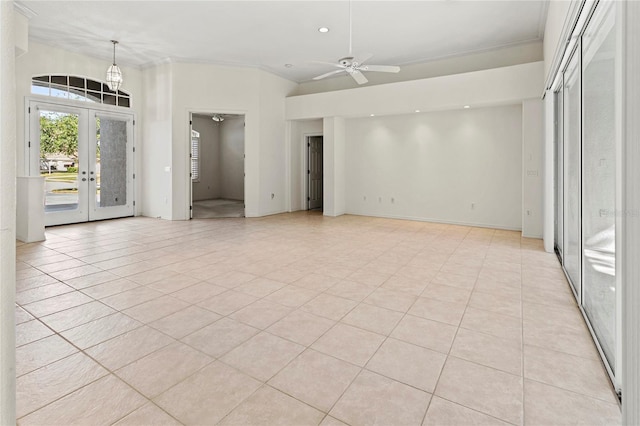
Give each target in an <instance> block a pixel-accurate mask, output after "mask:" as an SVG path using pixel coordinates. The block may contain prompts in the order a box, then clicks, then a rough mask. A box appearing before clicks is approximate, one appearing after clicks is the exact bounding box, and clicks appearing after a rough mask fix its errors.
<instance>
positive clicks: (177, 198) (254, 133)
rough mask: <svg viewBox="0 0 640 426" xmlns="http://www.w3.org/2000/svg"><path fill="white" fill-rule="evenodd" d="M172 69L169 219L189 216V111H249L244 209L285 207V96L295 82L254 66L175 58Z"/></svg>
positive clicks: (253, 212)
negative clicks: (192, 62) (242, 66)
mask: <svg viewBox="0 0 640 426" xmlns="http://www.w3.org/2000/svg"><path fill="white" fill-rule="evenodd" d="M171 69H172V102H171V104H172V109H173V112H174V115H173V120H172V132H171V137H172V144H171V156H172V172H173V173H172V184H171V186H172V187H173V188H174V191H173V193H172V200H171V204H172V211H171V216H170V217H169V218H170V219H177V220H184V219H187V218H188V217H189V202H188V201H189V200H188V199H187V197H188V194H189V192H188V191H189V185H190V182H189V173H188V167H189V157H188V153H189V126H188V124H189V122H188V119H189V118H188V116H189V112H190V111H191V112H196V113H197V112H210V111H216V112H220V113H231V114H245V123H246V127H245V154H246V158H245V173H246V176H245V193H244V195H245V205H246V209H245V214H246V216H248V217H255V216H262V215H265V214H271V213H278V212H283V211H285V210H286V206H285V197H284V192H285V191H284V189H285V171H284V170H285V168H286V161H285V158H286V154H285V149H284V139H285V124H284V98H285V97H286V96H287V95H288V94H289V93H290V92H291V91H292V90H293V88H294V87H295V83H292V82H290V81H287V80H284V79H282V78H280V77H277V76H274V75H271V74H269V73H266V72H264V71H260V70H257V69H250V68H234V67H224V66H215V65H205V64H183V63H173V64H171ZM272 193H274V194H275V196H274V198H273V199H271V194H272Z"/></svg>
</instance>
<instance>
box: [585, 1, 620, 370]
mask: <svg viewBox="0 0 640 426" xmlns="http://www.w3.org/2000/svg"><path fill="white" fill-rule="evenodd" d="M615 22H616V15H615V3H613V2H602V3H601V5H600V7H599V10H598V11H597V13H596V14H595V15H594V16H593V18H592V19H591V22H590V23H589V26H588V29H587V31H586V32H585V34H584V36H583V39H582V45H583V53H582V58H583V59H582V64H583V65H582V87H583V89H582V93H583V94H582V97H583V99H582V105H583V113H582V114H583V132H582V133H583V134H582V157H583V160H582V167H583V170H582V245H583V255H584V257H583V261H584V277H583V293H584V295H583V302H582V303H583V307H584V310H585V313H586V314H587V316H588V318H589V321H590V323H591V327H592V328H593V331H594V333H595V334H596V336H597V338H598V340H599V342H600V346H601V348H602V351H603V352H604V355H605V356H606V358H607V361H608V362H609V365H610V366H611V369H612V370H613V371H615V367H616V365H615V345H616V287H617V285H616V247H615V243H616V214H615V212H616V158H617V156H616V146H617V132H616V127H617V126H616V125H617V118H616V117H617V115H618V114H619V111H618V109H617V108H616V103H617V97H616V84H617V83H618V82H619V80H618V79H617V78H616V77H617V74H618V71H617V69H618V66H619V65H618V64H617V60H616V56H617V51H618V49H617V45H618V43H617V39H616V25H615Z"/></svg>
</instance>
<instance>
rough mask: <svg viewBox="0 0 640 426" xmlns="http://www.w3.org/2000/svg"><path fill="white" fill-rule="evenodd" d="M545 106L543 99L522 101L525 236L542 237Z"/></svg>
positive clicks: (523, 227)
mask: <svg viewBox="0 0 640 426" xmlns="http://www.w3.org/2000/svg"><path fill="white" fill-rule="evenodd" d="M543 123H544V109H543V102H542V100H540V99H527V100H525V101H523V102H522V194H523V197H522V236H524V237H529V238H542V228H543V219H544V207H543V198H542V197H543V180H544V172H545V169H544V167H543V164H544V163H543V161H544V159H543V155H544V125H543Z"/></svg>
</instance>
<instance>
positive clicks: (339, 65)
mask: <svg viewBox="0 0 640 426" xmlns="http://www.w3.org/2000/svg"><path fill="white" fill-rule="evenodd" d="M309 62H311V63H312V64H322V65H331V66H332V67H336V68H342V69H345V68H346V67H345V66H344V65H342V64H337V63H335V62H324V61H309Z"/></svg>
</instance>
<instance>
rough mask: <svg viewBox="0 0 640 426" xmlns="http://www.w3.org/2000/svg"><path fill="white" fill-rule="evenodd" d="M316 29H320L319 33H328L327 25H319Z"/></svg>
mask: <svg viewBox="0 0 640 426" xmlns="http://www.w3.org/2000/svg"><path fill="white" fill-rule="evenodd" d="M318 31H320V32H321V33H328V32H329V28H327V27H320V28H318Z"/></svg>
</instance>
